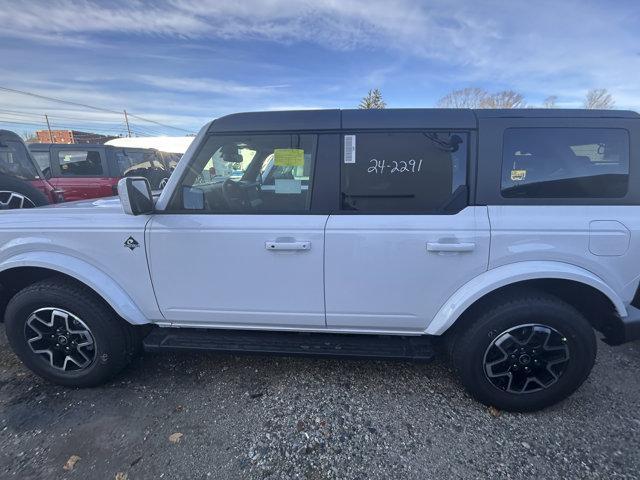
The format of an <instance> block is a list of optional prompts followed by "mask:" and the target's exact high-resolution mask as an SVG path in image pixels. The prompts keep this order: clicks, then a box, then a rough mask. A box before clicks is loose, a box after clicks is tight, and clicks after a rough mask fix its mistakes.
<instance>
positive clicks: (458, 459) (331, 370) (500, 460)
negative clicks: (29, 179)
mask: <svg viewBox="0 0 640 480" xmlns="http://www.w3.org/2000/svg"><path fill="white" fill-rule="evenodd" d="M599 346H600V351H599V354H598V361H597V364H596V367H595V370H594V372H593V373H592V375H591V378H590V379H589V381H588V382H587V383H586V384H585V385H584V386H583V387H582V388H581V389H580V390H579V391H578V392H577V393H576V394H574V395H573V396H572V397H571V398H570V399H568V400H566V401H565V402H563V403H561V404H559V405H557V406H555V407H553V408H550V409H547V410H545V411H543V412H539V413H535V414H526V415H525V414H508V413H500V412H495V411H490V410H489V409H487V408H486V407H484V406H482V405H480V404H478V403H476V402H474V401H473V400H471V399H470V398H469V397H467V396H466V395H465V394H464V393H463V391H462V388H461V387H460V385H459V384H458V382H457V381H456V380H455V378H454V377H453V376H452V374H451V372H450V371H449V370H448V369H447V368H446V367H445V366H442V365H440V364H438V363H433V364H411V363H390V362H376V361H344V360H315V359H300V358H275V357H273V358H272V357H233V356H223V355H206V354H198V355H195V354H184V355H146V356H144V357H142V358H140V359H138V360H136V361H135V362H134V363H133V364H132V365H131V366H130V367H129V368H128V369H127V370H126V371H125V372H124V373H123V374H121V375H120V376H119V377H118V378H117V379H116V380H114V381H113V382H111V383H110V384H108V385H106V386H104V387H101V388H95V389H90V390H87V389H85V390H69V389H64V388H61V387H56V386H53V385H50V384H47V383H45V382H43V381H42V380H40V379H39V378H37V377H35V376H33V375H32V374H31V373H30V372H28V371H27V370H26V369H25V368H24V367H23V366H22V365H21V364H20V363H19V361H18V360H17V359H16V358H15V356H14V355H13V354H12V353H11V352H10V351H9V349H8V346H7V342H6V338H5V336H4V333H2V334H0V432H1V434H0V472H4V473H0V477H1V478H3V479H4V478H20V479H31V478H56V479H58V478H63V479H64V478H68V479H75V478H77V479H84V478H91V479H103V478H104V479H114V478H118V479H120V480H123V479H126V478H128V479H130V480H131V479H143V478H144V479H146V478H149V479H158V478H171V479H173V478H189V479H209V478H210V479H225V480H227V479H236V478H243V479H244V478H260V479H263V478H268V479H281V478H286V479H289V478H303V479H313V480H316V479H317V480H320V479H333V478H335V479H351V478H353V479H361V478H366V479H367V480H374V479H396V478H397V479H400V478H402V479H421V480H422V479H430V478H434V479H439V478H448V479H457V478H465V479H466V478H469V479H476V478H492V479H493V478H496V479H502V478H504V479H519V478H545V479H555V478H558V479H565V478H590V479H613V478H628V479H637V478H640V473H639V472H640V400H639V392H640V375H639V374H638V372H639V371H640V343H639V342H636V343H633V344H629V345H626V346H622V347H618V348H611V347H608V346H606V345H604V344H602V343H601V344H600V345H599ZM174 434H182V436H180V435H174ZM171 440H173V441H171ZM73 455H76V456H78V457H80V458H79V460H77V462H76V463H75V465H74V467H73V468H72V469H71V470H65V469H64V466H65V463H66V462H67V461H68V459H70V457H72V456H73ZM71 463H73V461H71ZM69 466H70V465H69Z"/></svg>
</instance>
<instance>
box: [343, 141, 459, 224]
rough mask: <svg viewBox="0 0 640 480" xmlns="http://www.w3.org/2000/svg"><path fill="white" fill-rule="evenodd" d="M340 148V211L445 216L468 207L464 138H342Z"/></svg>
mask: <svg viewBox="0 0 640 480" xmlns="http://www.w3.org/2000/svg"><path fill="white" fill-rule="evenodd" d="M343 149H344V150H343V158H342V161H341V165H342V168H341V171H342V174H341V183H342V207H341V208H342V210H351V211H358V212H373V213H375V212H407V213H409V212H421V213H447V212H450V211H452V207H455V208H457V209H458V210H459V209H460V208H463V207H464V205H466V202H467V190H466V176H467V135H466V133H462V132H457V133H456V132H413V133H406V132H388V133H356V134H351V135H345V136H344V137H343ZM455 208H454V209H455Z"/></svg>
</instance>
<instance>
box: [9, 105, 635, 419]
mask: <svg viewBox="0 0 640 480" xmlns="http://www.w3.org/2000/svg"><path fill="white" fill-rule="evenodd" d="M118 191H119V197H120V198H119V199H118V198H113V199H101V200H96V201H84V202H75V203H67V204H61V205H55V206H51V207H44V208H38V209H30V210H15V211H7V212H3V213H2V215H1V216H0V284H1V285H2V289H3V295H4V298H5V299H6V300H5V301H4V304H3V305H2V307H1V308H2V310H3V312H4V322H5V326H6V332H7V337H8V340H9V343H10V345H11V347H12V348H13V350H14V351H15V353H16V354H17V355H18V357H20V359H21V360H22V361H23V362H24V363H25V364H26V365H27V366H28V367H29V368H30V369H32V370H33V371H34V372H35V373H37V374H38V375H40V376H42V377H44V378H45V379H47V380H50V381H52V382H55V383H58V384H61V385H67V386H93V385H98V384H100V383H103V382H105V381H106V380H107V379H109V378H110V377H112V376H113V375H114V374H116V373H117V372H119V371H120V370H121V369H122V368H123V367H124V366H125V365H126V364H127V362H129V360H130V359H131V357H132V356H133V355H135V354H136V352H137V351H138V350H139V349H140V348H144V349H145V350H147V351H162V350H187V349H196V350H210V351H223V352H234V353H239V352H251V353H270V354H302V355H333V356H351V357H384V358H396V359H403V358H404V359H413V360H426V359H430V358H432V357H433V355H434V352H435V351H443V352H444V353H445V354H446V355H447V356H448V357H449V358H450V361H451V362H452V365H453V368H454V370H455V371H456V372H457V373H458V374H459V376H460V379H461V382H462V384H464V386H465V387H466V388H467V390H468V391H469V393H470V394H471V395H472V396H473V397H475V398H477V399H478V400H479V401H481V402H484V403H486V404H489V405H494V406H496V407H499V408H502V409H507V410H515V411H528V410H535V409H540V408H543V407H545V406H548V405H551V404H553V403H555V402H557V401H559V400H561V399H563V398H564V397H566V396H568V395H569V394H571V393H572V392H573V391H574V390H576V389H577V388H578V387H579V386H580V385H581V384H582V382H584V380H585V379H586V378H587V376H588V375H589V373H590V371H591V368H592V367H593V364H594V361H595V358H596V346H597V342H596V334H595V332H596V331H598V332H601V334H602V336H603V338H604V340H605V341H607V342H609V343H611V344H620V343H622V342H625V341H630V340H634V339H638V338H640V291H639V290H638V284H639V282H640V115H638V114H637V113H634V112H625V111H583V110H478V111H473V110H446V109H437V110H435V109H407V110H394V109H390V110H342V111H340V110H325V111H290V112H258V113H243V114H235V115H229V116H226V117H223V118H219V119H217V120H215V121H213V122H211V123H210V124H208V125H206V126H205V127H204V128H203V129H202V130H201V131H200V133H199V134H198V136H197V138H196V139H195V141H194V142H193V144H192V145H191V146H190V148H189V150H188V151H187V153H186V154H185V156H184V157H183V158H182V160H181V161H180V163H179V165H178V166H177V168H176V170H175V172H174V173H173V175H172V176H171V178H170V180H169V182H168V184H167V186H166V188H165V189H164V190H163V191H162V193H161V194H160V195H159V197H158V198H156V197H154V196H153V195H152V193H151V191H150V189H149V185H148V183H147V181H146V180H145V179H143V178H125V179H123V180H121V181H120V183H119V185H118ZM390 374H391V373H390Z"/></svg>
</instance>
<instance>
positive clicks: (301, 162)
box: [177, 134, 316, 213]
mask: <svg viewBox="0 0 640 480" xmlns="http://www.w3.org/2000/svg"><path fill="white" fill-rule="evenodd" d="M315 145H316V136H315V135H308V134H278V135H213V136H211V137H210V138H209V139H208V140H207V142H206V143H205V144H204V146H203V148H202V150H201V151H200V153H199V154H198V155H197V156H196V158H195V159H194V160H193V163H192V164H191V165H190V167H189V170H188V172H187V174H186V176H185V178H184V180H183V181H182V190H181V192H180V193H181V198H180V199H179V200H180V201H179V202H178V203H179V205H177V207H178V208H180V209H187V210H201V211H204V212H209V213H233V212H237V213H260V212H304V211H307V210H309V208H310V202H311V188H310V186H311V178H312V174H313V162H314V156H315Z"/></svg>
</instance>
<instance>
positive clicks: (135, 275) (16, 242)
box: [0, 199, 162, 323]
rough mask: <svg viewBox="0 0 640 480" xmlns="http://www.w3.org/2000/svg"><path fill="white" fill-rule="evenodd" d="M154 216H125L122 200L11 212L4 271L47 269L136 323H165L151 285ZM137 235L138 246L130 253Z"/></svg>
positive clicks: (4, 222)
mask: <svg viewBox="0 0 640 480" xmlns="http://www.w3.org/2000/svg"><path fill="white" fill-rule="evenodd" d="M148 220H149V217H148V216H138V217H134V216H132V215H125V214H124V212H123V210H122V206H121V205H120V201H119V200H118V199H100V200H95V201H81V202H71V203H63V204H58V205H55V206H51V207H44V208H37V209H28V210H8V211H4V212H2V214H1V216H0V271H4V270H7V269H9V268H13V267H20V266H33V267H44V268H49V269H51V270H56V271H59V272H61V273H66V274H68V275H70V276H72V277H74V278H76V279H78V280H80V281H82V282H83V283H85V284H87V285H89V286H90V287H92V288H93V289H94V290H95V291H97V292H98V293H99V294H100V295H102V297H103V298H104V299H105V300H106V301H107V302H108V303H109V304H110V305H111V306H112V307H113V308H114V309H115V310H116V311H117V312H118V313H119V314H120V315H121V316H122V317H123V318H125V319H126V320H128V321H130V322H131V323H143V322H154V321H160V320H162V315H161V314H160V311H159V309H158V305H157V302H156V299H155V296H154V293H153V288H152V287H151V282H150V281H149V271H148V267H147V258H146V255H145V244H144V229H145V225H146V223H147V221H148ZM130 236H132V237H133V238H134V239H135V240H136V241H137V242H138V247H137V248H134V249H129V248H126V247H125V245H124V242H125V241H126V240H127V238H129V237H130Z"/></svg>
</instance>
